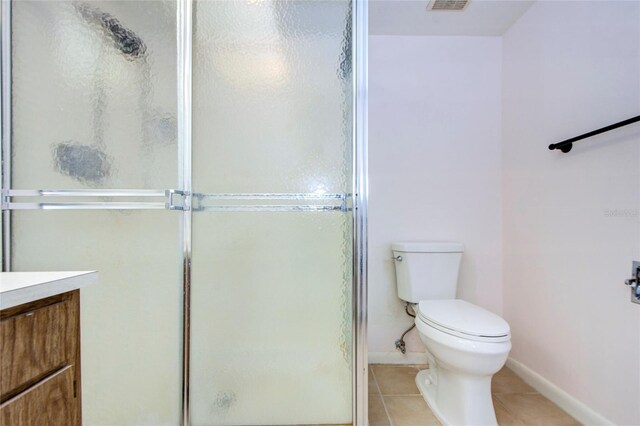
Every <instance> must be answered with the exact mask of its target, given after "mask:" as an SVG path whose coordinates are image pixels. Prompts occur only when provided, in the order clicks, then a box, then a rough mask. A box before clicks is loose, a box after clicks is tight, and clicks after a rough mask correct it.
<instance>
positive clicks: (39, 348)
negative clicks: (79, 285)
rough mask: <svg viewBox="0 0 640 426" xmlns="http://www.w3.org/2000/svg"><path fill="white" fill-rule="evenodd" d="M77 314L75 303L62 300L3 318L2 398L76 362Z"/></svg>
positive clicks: (0, 386)
mask: <svg viewBox="0 0 640 426" xmlns="http://www.w3.org/2000/svg"><path fill="white" fill-rule="evenodd" d="M77 315H78V312H77V306H76V304H75V303H72V301H71V300H62V301H60V302H58V303H54V304H53V305H50V306H46V307H43V308H40V309H33V310H29V311H27V312H23V313H20V314H18V315H15V316H12V317H10V318H5V319H3V320H1V321H0V336H1V337H2V342H4V343H3V345H2V348H1V349H0V354H1V356H2V369H1V370H2V372H1V375H0V378H1V380H0V382H1V384H0V394H2V399H3V400H4V399H5V397H11V396H13V395H15V392H16V391H17V392H20V391H22V390H24V389H26V388H27V387H29V386H32V385H34V384H35V383H36V382H37V381H39V380H41V379H42V378H44V377H46V376H48V375H50V374H51V373H53V372H54V371H56V370H57V369H59V368H61V367H62V366H65V365H69V364H74V358H75V355H76V349H77V348H76V339H77V332H78V330H77V329H76V327H75V325H76V321H77Z"/></svg>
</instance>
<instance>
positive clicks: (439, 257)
mask: <svg viewBox="0 0 640 426" xmlns="http://www.w3.org/2000/svg"><path fill="white" fill-rule="evenodd" d="M391 250H392V251H393V257H394V258H395V260H394V263H395V266H396V284H397V286H398V297H399V298H400V299H402V300H404V301H406V302H410V303H418V302H420V301H421V300H434V299H455V297H456V287H457V285H458V270H459V268H460V260H461V259H462V253H463V251H464V246H463V245H462V243H457V242H448V241H424V242H410V243H394V244H392V245H391Z"/></svg>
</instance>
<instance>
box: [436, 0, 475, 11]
mask: <svg viewBox="0 0 640 426" xmlns="http://www.w3.org/2000/svg"><path fill="white" fill-rule="evenodd" d="M470 1H471V0H431V1H430V2H429V4H428V5H427V10H464V9H465V8H466V7H467V5H468V4H469V2H470Z"/></svg>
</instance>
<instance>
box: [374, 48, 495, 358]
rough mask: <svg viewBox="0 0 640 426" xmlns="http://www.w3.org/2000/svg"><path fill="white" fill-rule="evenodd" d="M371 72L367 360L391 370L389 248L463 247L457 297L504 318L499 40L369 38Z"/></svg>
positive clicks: (395, 303) (400, 322)
mask: <svg viewBox="0 0 640 426" xmlns="http://www.w3.org/2000/svg"><path fill="white" fill-rule="evenodd" d="M369 69H370V74H369V91H370V97H369V156H370V159H369V161H370V164H369V172H370V188H371V191H370V204H369V215H370V216H369V230H370V234H369V247H370V257H369V265H370V266H369V268H370V269H369V271H370V275H369V330H370V332H369V351H370V354H371V355H372V360H373V361H376V360H378V361H382V360H384V361H392V359H391V358H384V359H381V358H380V356H381V353H387V354H389V353H390V354H391V357H394V356H395V357H396V361H397V360H399V357H400V355H399V352H396V351H395V346H394V342H395V340H396V339H397V338H399V337H400V335H401V334H402V332H403V331H404V330H405V329H406V328H407V327H408V326H409V325H410V324H411V323H412V322H411V319H410V318H409V317H408V316H407V315H406V314H405V313H404V310H403V305H402V302H401V301H400V300H399V299H398V298H397V296H396V283H395V275H394V274H395V271H394V266H393V262H392V261H391V251H390V245H391V243H392V242H394V241H403V240H443V239H446V240H457V241H462V242H463V243H464V244H465V247H466V249H465V254H464V257H463V260H462V266H461V276H460V284H459V290H460V292H459V293H460V294H459V296H460V297H462V298H463V299H467V300H469V301H471V302H474V303H477V304H479V305H481V306H484V307H486V308H488V309H490V310H492V311H494V312H497V313H501V307H502V278H501V275H502V269H501V265H500V259H501V236H500V235H501V225H500V223H501V219H500V215H501V210H500V203H501V200H500V137H501V135H500V126H501V124H500V120H501V106H500V105H501V97H500V87H501V86H500V85H501V40H500V38H497V37H404V36H403V37H397V36H373V37H370V42H369ZM407 345H408V351H410V352H416V353H418V352H419V353H422V352H423V348H422V345H421V344H420V343H419V340H418V338H417V337H416V334H415V330H414V331H412V332H411V333H410V334H409V338H408V342H407ZM414 359H415V358H414Z"/></svg>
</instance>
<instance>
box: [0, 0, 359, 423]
mask: <svg viewBox="0 0 640 426" xmlns="http://www.w3.org/2000/svg"><path fill="white" fill-rule="evenodd" d="M356 6H357V7H356ZM361 6H363V5H362V4H361V3H359V2H358V3H357V5H356V4H354V3H353V2H352V1H349V0H332V1H297V0H264V1H261V0H257V1H254V0H246V1H244V0H243V1H240V0H228V1H190V0H180V1H177V2H176V1H171V0H166V1H154V2H146V1H126V2H120V1H86V2H83V1H73V2H71V1H59V2H31V1H9V0H3V1H2V7H3V9H2V24H3V32H2V47H3V49H2V59H3V61H2V71H3V91H2V101H3V115H2V125H3V139H2V147H3V151H2V153H3V168H2V172H3V187H2V213H3V248H4V251H3V259H4V262H3V264H4V269H5V270H9V269H11V270H15V271H27V270H98V271H99V272H100V282H99V284H98V285H96V286H95V287H90V288H86V289H84V290H83V291H82V293H81V321H82V405H83V423H84V424H85V425H89V426H93V425H154V426H156V425H175V424H183V425H187V424H192V425H285V424H352V423H354V424H364V423H366V412H365V411H366V394H365V393H364V390H363V388H364V386H363V385H364V383H365V382H364V380H365V378H366V363H364V362H363V359H364V358H363V357H364V345H363V343H362V338H363V330H364V328H363V325H362V322H363V320H364V311H363V306H362V303H363V297H364V260H365V252H364V235H363V229H364V219H365V217H364V214H365V211H364V199H365V197H364V195H365V194H364V189H365V187H366V186H365V181H364V177H365V171H364V167H363V164H364V162H363V158H364V154H363V150H362V148H364V142H363V141H364V136H363V134H362V133H361V131H362V129H363V126H364V123H363V122H362V120H361V119H357V118H356V117H357V116H358V114H360V116H362V110H360V109H359V106H358V105H360V106H362V101H363V100H362V98H359V97H358V96H356V92H357V89H356V83H362V81H361V78H360V77H358V78H356V68H357V67H356V64H357V63H358V62H357V61H356V58H355V53H356V52H357V49H356V47H357V46H360V44H358V43H361V42H362V40H364V36H363V34H366V32H364V29H363V28H362V27H359V31H360V33H358V34H360V39H359V40H360V41H357V40H356V37H355V35H356V33H357V31H356V23H357V22H359V23H360V24H361V23H363V22H364V21H365V19H364V16H365V15H364V14H363V12H362V10H361V9H359V8H360V7H361ZM356 11H359V14H358V15H357V19H356V14H355V13H356ZM358 25H359V24H358ZM359 64H362V61H360V62H359ZM358 100H360V104H358V103H357V101H358Z"/></svg>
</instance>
